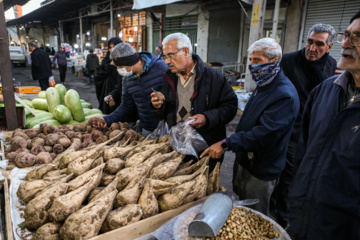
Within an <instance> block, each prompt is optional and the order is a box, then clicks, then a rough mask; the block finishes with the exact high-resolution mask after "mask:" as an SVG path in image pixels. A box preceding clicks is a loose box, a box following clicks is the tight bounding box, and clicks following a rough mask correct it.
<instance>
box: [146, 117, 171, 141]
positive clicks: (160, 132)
mask: <svg viewBox="0 0 360 240" xmlns="http://www.w3.org/2000/svg"><path fill="white" fill-rule="evenodd" d="M168 133H169V126H168V124H167V122H165V120H161V121H160V122H159V124H158V126H157V128H156V129H155V130H154V131H153V132H152V133H151V136H150V140H152V139H156V138H162V137H163V136H164V135H166V134H168Z"/></svg>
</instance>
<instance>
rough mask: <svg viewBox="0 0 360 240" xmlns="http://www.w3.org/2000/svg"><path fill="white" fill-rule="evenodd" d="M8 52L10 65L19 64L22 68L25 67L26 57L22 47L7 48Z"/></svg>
mask: <svg viewBox="0 0 360 240" xmlns="http://www.w3.org/2000/svg"><path fill="white" fill-rule="evenodd" d="M9 50H10V61H11V63H12V64H15V63H20V64H21V65H22V66H23V67H26V56H25V49H24V47H20V46H9Z"/></svg>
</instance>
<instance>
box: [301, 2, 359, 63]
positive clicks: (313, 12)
mask: <svg viewBox="0 0 360 240" xmlns="http://www.w3.org/2000/svg"><path fill="white" fill-rule="evenodd" d="M359 10H360V1H359V0H327V1H324V0H308V6H307V11H306V18H305V25H304V32H303V35H302V43H301V47H302V48H303V47H305V44H306V40H307V34H308V32H309V30H310V28H311V27H312V26H313V25H315V24H317V23H325V24H330V25H331V26H333V27H334V28H335V30H336V32H343V31H345V30H346V28H347V26H349V22H350V19H351V18H352V17H353V16H354V15H355V14H356V13H357V12H358V11H359ZM330 55H331V56H332V57H333V58H335V60H336V61H337V62H338V61H339V60H340V57H341V44H340V43H337V42H336V41H335V40H334V45H333V47H332V49H331V50H330Z"/></svg>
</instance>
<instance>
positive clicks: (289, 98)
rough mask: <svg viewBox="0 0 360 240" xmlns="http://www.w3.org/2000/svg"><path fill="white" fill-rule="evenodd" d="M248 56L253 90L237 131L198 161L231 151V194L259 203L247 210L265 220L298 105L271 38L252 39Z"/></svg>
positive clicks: (283, 163)
mask: <svg viewBox="0 0 360 240" xmlns="http://www.w3.org/2000/svg"><path fill="white" fill-rule="evenodd" d="M248 56H249V61H250V65H249V70H250V73H251V75H252V79H253V80H254V81H255V82H256V85H257V87H256V88H255V90H254V92H253V93H252V95H251V96H250V99H249V101H248V103H247V104H246V108H245V110H244V113H243V115H242V116H241V119H240V122H239V124H238V126H237V128H236V132H235V133H234V134H232V135H231V136H230V137H228V138H224V139H223V140H222V141H219V142H217V143H215V144H214V145H212V146H210V147H209V148H208V149H206V150H205V151H204V153H203V154H202V156H204V155H205V154H209V156H210V157H212V158H219V157H220V156H222V155H223V154H224V153H225V151H233V152H234V153H235V154H236V158H235V162H234V175H233V188H234V192H235V193H236V194H237V195H238V196H239V199H240V200H243V199H250V198H256V199H259V203H257V204H256V205H254V206H252V207H251V208H253V209H254V210H257V211H259V212H261V213H263V214H265V215H268V216H269V204H270V196H271V194H272V192H273V190H274V188H275V186H276V183H277V181H278V179H279V177H280V174H281V172H282V171H283V170H284V168H285V162H286V151H287V147H288V143H289V139H290V135H291V132H292V128H293V126H294V122H295V119H296V116H297V115H298V113H299V105H300V103H299V97H298V95H297V92H296V89H295V87H294V85H293V84H292V83H291V82H290V80H289V79H288V78H287V77H286V76H285V75H284V73H283V72H282V70H281V68H280V61H281V57H282V50H281V46H280V45H279V43H277V42H276V40H275V39H273V38H262V39H260V40H257V41H256V42H254V43H253V44H251V46H250V47H249V49H248Z"/></svg>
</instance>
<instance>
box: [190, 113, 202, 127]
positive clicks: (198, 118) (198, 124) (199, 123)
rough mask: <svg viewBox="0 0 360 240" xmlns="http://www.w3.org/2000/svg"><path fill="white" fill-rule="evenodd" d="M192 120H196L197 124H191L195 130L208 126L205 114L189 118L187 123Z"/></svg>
mask: <svg viewBox="0 0 360 240" xmlns="http://www.w3.org/2000/svg"><path fill="white" fill-rule="evenodd" d="M191 119H196V120H195V122H192V123H190V124H189V125H190V126H192V127H194V128H201V127H203V126H205V124H206V117H205V115H204V114H196V115H194V116H192V117H189V118H188V119H187V121H188V120H191Z"/></svg>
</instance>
